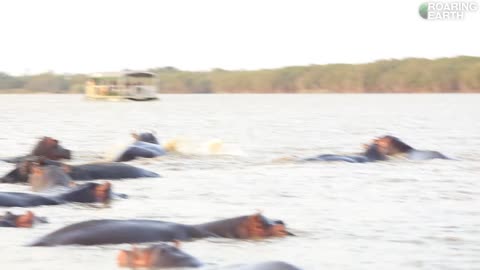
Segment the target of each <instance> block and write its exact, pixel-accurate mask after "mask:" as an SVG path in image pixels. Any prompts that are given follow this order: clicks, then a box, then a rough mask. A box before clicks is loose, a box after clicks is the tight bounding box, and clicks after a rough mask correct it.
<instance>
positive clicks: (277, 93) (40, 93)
mask: <svg viewBox="0 0 480 270" xmlns="http://www.w3.org/2000/svg"><path fill="white" fill-rule="evenodd" d="M273 94H274V95H306V94H310V95H317V94H319V95H328V94H345V95H351V94H355V95H357V94H358V95H364V94H365V95H377V94H386V95H388V94H480V89H479V90H478V91H473V92H427V91H418V92H408V91H405V92H335V91H317V92H315V91H309V92H295V93H288V92H261V93H259V92H238V93H226V92H223V93H178V92H170V93H168V92H166V93H158V95H160V96H161V95H273ZM2 95H5V96H6V95H84V93H73V92H71V93H69V92H66V93H59V92H48V91H41V92H35V91H30V90H23V89H22V90H14V91H3V90H0V96H2Z"/></svg>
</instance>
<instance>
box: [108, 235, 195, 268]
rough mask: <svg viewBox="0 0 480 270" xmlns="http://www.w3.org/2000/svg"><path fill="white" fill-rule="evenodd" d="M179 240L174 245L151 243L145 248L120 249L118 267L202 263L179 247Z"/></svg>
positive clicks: (150, 266) (187, 265)
mask: <svg viewBox="0 0 480 270" xmlns="http://www.w3.org/2000/svg"><path fill="white" fill-rule="evenodd" d="M179 243H180V242H178V241H177V242H175V246H172V245H169V244H167V243H159V244H154V245H151V246H149V247H147V248H136V247H133V249H132V250H121V251H120V252H119V254H118V256H117V263H118V266H120V267H129V268H137V267H148V268H172V267H200V266H203V263H202V262H201V261H199V260H198V259H197V258H195V257H193V256H192V255H190V254H188V253H186V252H183V251H182V250H180V249H179V245H180V244H179Z"/></svg>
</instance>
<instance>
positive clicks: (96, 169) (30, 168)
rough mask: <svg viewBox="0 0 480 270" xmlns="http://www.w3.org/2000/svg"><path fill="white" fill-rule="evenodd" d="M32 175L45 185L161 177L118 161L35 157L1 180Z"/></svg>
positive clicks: (20, 179)
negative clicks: (63, 160) (77, 161)
mask: <svg viewBox="0 0 480 270" xmlns="http://www.w3.org/2000/svg"><path fill="white" fill-rule="evenodd" d="M39 166H41V168H42V169H41V170H38V168H39ZM35 168H37V170H35ZM35 173H36V174H35ZM31 176H34V177H37V179H38V178H40V179H43V180H46V181H49V182H50V183H45V185H56V184H58V185H65V184H67V182H68V180H70V179H71V180H77V181H83V180H98V179H105V180H116V179H128V178H145V177H160V175H158V174H157V173H154V172H151V171H147V170H144V169H141V168H137V167H134V166H131V165H128V164H123V163H117V162H101V163H90V164H82V165H67V164H64V163H61V162H58V161H53V160H49V159H45V158H42V157H35V158H32V159H26V160H23V161H22V162H20V163H18V164H17V165H16V168H15V169H14V170H12V171H11V172H9V173H8V174H7V175H5V176H4V177H2V178H0V182H2V183H26V182H28V180H29V177H31ZM39 181H41V180H39Z"/></svg>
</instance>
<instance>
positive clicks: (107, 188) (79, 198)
mask: <svg viewBox="0 0 480 270" xmlns="http://www.w3.org/2000/svg"><path fill="white" fill-rule="evenodd" d="M110 197H111V184H110V183H109V182H106V183H104V184H97V183H86V184H83V185H79V186H77V187H75V188H72V189H71V190H68V191H66V192H63V193H61V194H58V195H54V196H45V195H37V194H31V193H22V192H0V206H7V207H15V206H16V207H32V206H40V205H58V204H64V203H69V202H78V203H95V202H100V203H106V202H108V201H109V200H110Z"/></svg>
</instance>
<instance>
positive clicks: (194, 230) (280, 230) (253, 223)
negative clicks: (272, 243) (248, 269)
mask: <svg viewBox="0 0 480 270" xmlns="http://www.w3.org/2000/svg"><path fill="white" fill-rule="evenodd" d="M287 235H293V234H291V233H289V232H288V231H287V230H286V226H285V224H284V223H283V222H282V221H280V220H270V219H268V218H266V217H264V216H263V215H261V214H255V215H250V216H241V217H235V218H230V219H224V220H219V221H213V222H209V223H203V224H198V225H184V224H179V223H173V222H165V221H158V220H145V219H131V220H116V219H100V220H89V221H84V222H80V223H75V224H72V225H69V226H66V227H64V228H61V229H59V230H57V231H54V232H52V233H50V234H47V235H46V236H44V237H42V238H40V239H38V240H36V241H35V242H33V243H31V244H30V245H31V246H58V245H104V244H123V243H145V242H157V241H174V240H193V239H198V238H206V237H224V238H236V239H258V238H267V237H283V236H287Z"/></svg>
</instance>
